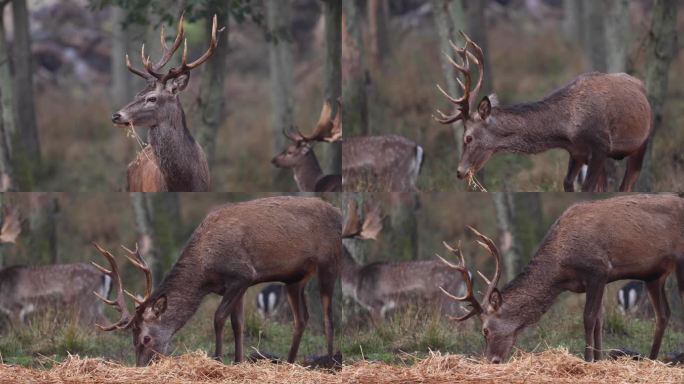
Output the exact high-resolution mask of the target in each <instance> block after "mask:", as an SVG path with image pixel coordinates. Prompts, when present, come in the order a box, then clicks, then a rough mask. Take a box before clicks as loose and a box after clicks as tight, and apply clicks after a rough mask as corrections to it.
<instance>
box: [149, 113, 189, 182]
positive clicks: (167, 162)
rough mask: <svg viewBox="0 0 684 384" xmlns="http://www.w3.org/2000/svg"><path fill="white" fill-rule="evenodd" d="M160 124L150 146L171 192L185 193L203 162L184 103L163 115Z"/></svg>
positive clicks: (153, 134) (152, 135)
mask: <svg viewBox="0 0 684 384" xmlns="http://www.w3.org/2000/svg"><path fill="white" fill-rule="evenodd" d="M158 122H159V124H158V125H156V126H153V127H152V128H150V130H149V134H148V137H149V142H150V145H151V146H152V149H153V151H154V154H155V156H156V158H157V164H158V165H159V169H160V170H161V172H162V174H163V175H164V179H165V180H166V184H167V185H168V187H169V190H171V191H174V190H182V189H183V188H186V187H187V186H188V185H189V184H190V183H191V181H192V179H193V176H194V171H195V167H194V165H195V164H197V163H198V161H199V159H198V153H197V150H196V143H195V139H194V138H193V137H192V134H190V131H189V130H188V128H187V126H186V123H185V113H184V112H183V108H182V107H181V106H180V104H178V106H174V107H170V108H167V109H165V111H164V112H163V113H160V114H159V118H158Z"/></svg>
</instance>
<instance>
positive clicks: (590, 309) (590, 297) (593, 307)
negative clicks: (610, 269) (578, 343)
mask: <svg viewBox="0 0 684 384" xmlns="http://www.w3.org/2000/svg"><path fill="white" fill-rule="evenodd" d="M605 286H606V284H605V283H604V282H603V281H600V280H599V281H598V282H596V281H593V282H591V283H589V284H587V299H586V303H585V304H584V340H585V347H584V360H586V361H588V362H592V361H594V353H595V344H594V341H595V339H594V334H595V333H594V332H595V329H596V322H597V320H598V317H599V316H600V311H601V302H602V300H603V290H604V288H605ZM600 331H601V330H600V329H599V332H600Z"/></svg>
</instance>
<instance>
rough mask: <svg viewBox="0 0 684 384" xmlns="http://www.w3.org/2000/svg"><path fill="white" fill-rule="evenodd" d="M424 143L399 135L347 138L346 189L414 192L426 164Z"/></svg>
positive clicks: (344, 166) (345, 150)
mask: <svg viewBox="0 0 684 384" xmlns="http://www.w3.org/2000/svg"><path fill="white" fill-rule="evenodd" d="M423 155H424V151H423V147H421V146H420V145H418V144H416V143H414V142H413V141H411V140H409V139H407V138H405V137H403V136H398V135H383V136H367V137H351V138H345V139H344V144H343V145H342V183H343V185H344V189H345V191H349V192H353V191H376V192H412V191H415V190H416V180H418V174H419V173H420V169H421V167H422V164H423Z"/></svg>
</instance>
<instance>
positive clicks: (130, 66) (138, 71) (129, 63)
mask: <svg viewBox="0 0 684 384" xmlns="http://www.w3.org/2000/svg"><path fill="white" fill-rule="evenodd" d="M126 67H128V70H129V71H131V72H133V73H134V74H136V75H138V76H140V77H142V78H143V79H145V80H149V79H150V78H152V76H151V75H150V74H148V73H146V72H143V71H141V70H139V69H136V68H134V67H133V65H131V60H130V59H129V58H128V54H126Z"/></svg>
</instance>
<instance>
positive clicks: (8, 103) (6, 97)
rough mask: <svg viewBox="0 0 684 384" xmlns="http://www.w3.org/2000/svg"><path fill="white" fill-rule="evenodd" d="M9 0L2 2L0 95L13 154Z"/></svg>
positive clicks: (5, 127) (7, 137)
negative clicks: (8, 33)
mask: <svg viewBox="0 0 684 384" xmlns="http://www.w3.org/2000/svg"><path fill="white" fill-rule="evenodd" d="M8 3H9V0H5V1H2V2H0V88H2V89H3V92H2V97H0V104H2V114H1V115H0V118H2V121H3V124H4V136H5V138H4V140H5V142H7V143H8V146H9V148H8V149H9V151H10V152H9V155H10V156H11V154H12V152H11V151H12V147H11V146H10V144H11V143H12V137H14V132H15V131H16V128H15V123H16V116H15V109H14V87H13V84H12V82H13V80H12V72H11V66H12V65H11V64H12V60H11V55H10V52H9V45H8V44H7V36H6V31H5V22H4V20H5V18H4V17H3V16H4V14H5V9H6V8H7V7H6V5H7V4H8Z"/></svg>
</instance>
